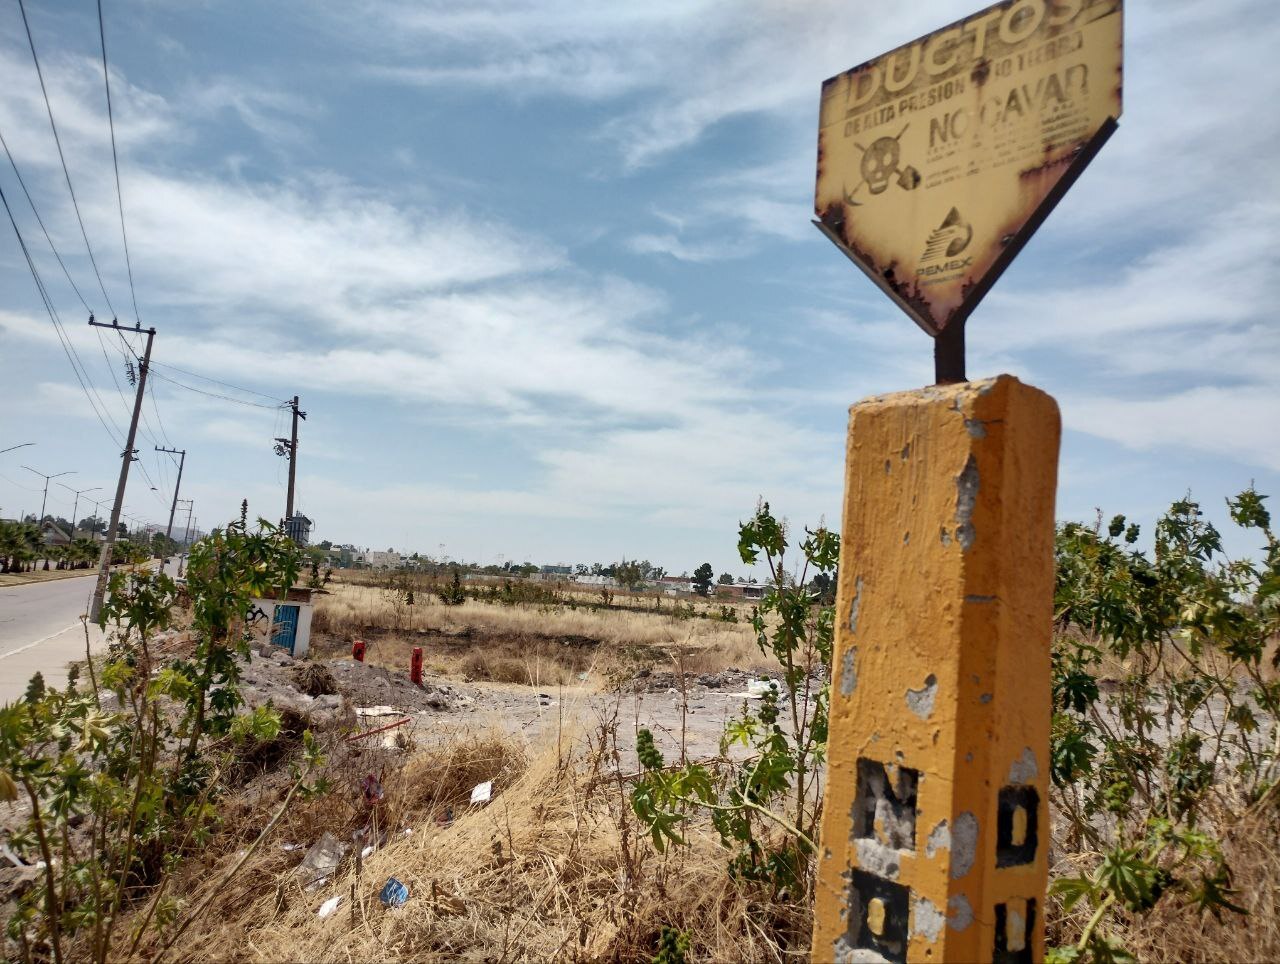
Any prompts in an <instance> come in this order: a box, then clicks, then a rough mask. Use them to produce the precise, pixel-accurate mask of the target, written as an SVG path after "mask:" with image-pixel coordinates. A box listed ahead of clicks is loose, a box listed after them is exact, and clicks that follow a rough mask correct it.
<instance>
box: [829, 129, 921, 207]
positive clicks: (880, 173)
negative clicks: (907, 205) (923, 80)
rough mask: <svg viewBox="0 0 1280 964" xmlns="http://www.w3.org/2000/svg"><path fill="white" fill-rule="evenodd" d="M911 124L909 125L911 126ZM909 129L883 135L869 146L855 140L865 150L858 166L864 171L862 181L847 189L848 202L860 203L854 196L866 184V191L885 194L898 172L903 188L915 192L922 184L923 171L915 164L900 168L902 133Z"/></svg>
mask: <svg viewBox="0 0 1280 964" xmlns="http://www.w3.org/2000/svg"><path fill="white" fill-rule="evenodd" d="M909 126H911V125H909V124H908V125H907V127H909ZM906 132H907V128H906V127H904V128H902V130H900V131H898V133H897V135H896V136H894V137H889V136H887V135H886V136H884V137H880V138H877V139H876V140H874V141H872V142H871V146H870V147H863V146H862V145H861V144H858V143H855V144H854V147H856V148H858V150H860V151H862V163H861V164H860V165H859V169H860V172H861V174H862V180H861V181H859V182H858V183H857V184H856V185H854V188H853V190H852V191H845V193H844V199H845V201H846V202H848V203H849V204H853V205H857V204H861V203H862V202H860V201H855V200H854V199H853V196H854V195H855V194H857V193H858V188H860V187H862V185H863V184H866V186H867V190H869V191H870V192H871V193H872V194H883V193H884V192H885V191H886V190H887V189H888V187H889V182H890V181H891V180H893V177H894V175H895V174H896V175H897V181H898V186H899V187H900V188H902V189H903V190H904V191H914V190H915V189H916V188H917V187H919V185H920V172H919V171H917V170H916V169H915V168H914V167H911V166H910V165H908V166H907V167H900V165H901V164H902V147H901V146H900V145H899V143H898V142H899V141H900V140H901V139H902V135H903V134H905V133H906Z"/></svg>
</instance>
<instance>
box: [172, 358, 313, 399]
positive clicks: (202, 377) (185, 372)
mask: <svg viewBox="0 0 1280 964" xmlns="http://www.w3.org/2000/svg"><path fill="white" fill-rule="evenodd" d="M151 365H152V368H154V367H155V366H156V365H159V366H160V367H161V368H167V369H169V371H171V372H178V373H179V374H182V375H189V376H191V377H192V378H199V379H200V380H201V381H206V382H212V383H213V384H215V385H221V386H222V387H223V388H230V389H231V390H232V391H237V392H244V393H245V394H246V395H257V396H258V397H259V398H266V399H270V400H271V401H273V402H276V403H277V404H279V405H288V404H289V400H288V399H285V398H277V397H276V396H274V395H268V394H267V393H266V392H259V391H255V390H254V389H252V388H244V387H242V386H240V385H232V384H231V383H230V382H221V381H218V379H216V378H210V377H209V376H208V375H201V374H198V373H197V372H192V371H188V370H187V369H185V368H179V367H178V366H177V365H170V364H169V363H168V362H158V361H154V360H153V361H152V362H151Z"/></svg>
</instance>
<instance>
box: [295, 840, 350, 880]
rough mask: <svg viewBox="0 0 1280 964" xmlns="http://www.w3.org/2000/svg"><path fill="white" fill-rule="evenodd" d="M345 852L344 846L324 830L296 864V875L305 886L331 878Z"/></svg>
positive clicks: (345, 847)
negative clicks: (300, 861)
mask: <svg viewBox="0 0 1280 964" xmlns="http://www.w3.org/2000/svg"><path fill="white" fill-rule="evenodd" d="M346 851H347V846H346V844H344V843H342V841H340V840H339V839H338V838H337V837H335V836H334V835H333V834H331V833H329V831H327V830H326V831H325V832H324V833H323V834H321V836H320V839H319V840H317V841H316V842H315V844H314V845H313V846H312V848H311V849H310V850H308V851H307V855H306V856H305V857H303V858H302V863H300V864H298V869H297V874H298V876H299V877H301V878H302V879H303V882H304V883H307V884H316V883H318V882H320V881H322V880H324V879H325V878H328V877H331V876H333V872H334V871H335V870H337V869H338V864H340V863H341V862H342V855H343V854H344V853H346Z"/></svg>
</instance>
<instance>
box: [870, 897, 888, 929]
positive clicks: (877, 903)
mask: <svg viewBox="0 0 1280 964" xmlns="http://www.w3.org/2000/svg"><path fill="white" fill-rule="evenodd" d="M867 929H868V930H870V931H871V933H873V934H875V935H876V936H877V937H879V936H880V935H881V934H883V933H884V901H882V900H881V899H880V898H879V897H873V898H872V899H871V900H870V901H868V902H867Z"/></svg>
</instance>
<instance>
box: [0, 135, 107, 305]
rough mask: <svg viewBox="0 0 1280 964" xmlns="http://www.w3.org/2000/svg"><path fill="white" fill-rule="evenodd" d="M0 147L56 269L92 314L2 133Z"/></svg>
mask: <svg viewBox="0 0 1280 964" xmlns="http://www.w3.org/2000/svg"><path fill="white" fill-rule="evenodd" d="M0 147H3V148H4V156H5V157H7V158H8V159H9V166H10V167H12V168H13V176H14V177H16V178H17V179H18V186H19V187H20V188H22V193H23V194H25V195H26V196H27V203H28V204H30V205H31V213H32V214H34V215H35V216H36V222H37V223H38V224H39V225H40V230H41V231H42V232H43V233H44V239H45V240H46V241H47V242H49V250H50V251H52V252H53V256H54V257H55V258H57V259H58V267H60V268H61V269H62V273H63V274H64V275H66V278H67V283H68V284H69V285H71V290H72V291H74V292H75V293H76V297H77V298H79V299H80V304H82V305H84V310H85V311H87V312H89V314H93V309H92V308H90V307H89V302H87V301H85V300H84V295H82V294H81V293H80V288H79V286H78V285H77V284H76V282H75V279H74V278H72V277H71V272H70V271H68V270H67V265H66V262H65V261H63V260H62V255H60V254H59V253H58V249H57V247H56V246H55V245H54V243H53V238H51V237H50V236H49V229H48V228H46V227H45V226H44V218H42V217H40V212H39V210H37V209H36V202H35V201H34V200H32V198H31V192H30V191H28V190H27V182H26V181H24V180H23V179H22V172H21V171H19V170H18V163H17V161H15V160H14V159H13V154H12V153H10V151H9V144H8V142H6V141H5V139H4V133H3V132H0Z"/></svg>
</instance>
